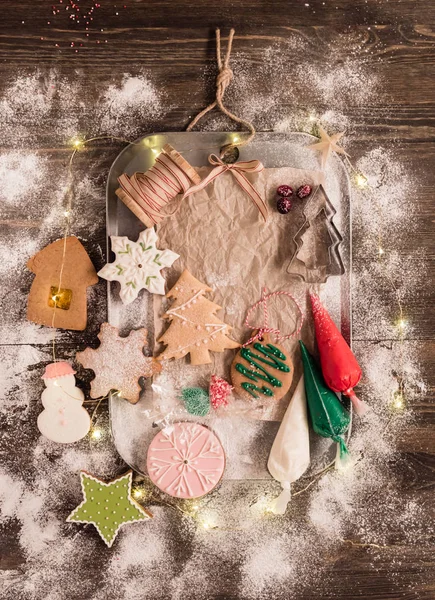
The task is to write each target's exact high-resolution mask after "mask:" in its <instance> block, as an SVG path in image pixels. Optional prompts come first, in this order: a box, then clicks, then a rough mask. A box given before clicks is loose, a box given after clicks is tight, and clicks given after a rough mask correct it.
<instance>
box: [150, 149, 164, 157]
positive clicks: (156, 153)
mask: <svg viewBox="0 0 435 600" xmlns="http://www.w3.org/2000/svg"><path fill="white" fill-rule="evenodd" d="M151 152H152V153H153V154H155V155H156V156H158V155H159V154H161V153H162V151H161V150H159V149H157V148H151Z"/></svg>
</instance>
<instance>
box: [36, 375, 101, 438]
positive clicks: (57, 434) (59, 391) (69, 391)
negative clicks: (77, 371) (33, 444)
mask: <svg viewBox="0 0 435 600" xmlns="http://www.w3.org/2000/svg"><path fill="white" fill-rule="evenodd" d="M44 383H45V385H46V386H47V389H45V390H44V391H43V392H42V396H41V400H42V405H43V406H44V410H43V411H42V412H41V413H40V415H39V416H38V429H39V431H40V432H41V433H42V435H43V436H44V437H46V438H47V439H49V440H51V441H53V442H57V443H59V444H72V443H73V442H77V441H78V440H81V439H82V438H84V437H85V435H87V433H88V431H89V428H90V426H91V419H90V418H89V414H88V411H87V410H86V409H85V408H83V406H82V404H83V401H84V396H83V392H82V391H81V390H80V389H79V388H78V387H76V380H75V377H74V375H73V374H70V375H63V376H61V377H57V378H51V379H44Z"/></svg>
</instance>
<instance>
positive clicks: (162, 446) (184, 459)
mask: <svg viewBox="0 0 435 600" xmlns="http://www.w3.org/2000/svg"><path fill="white" fill-rule="evenodd" d="M147 467H148V474H149V476H150V479H151V481H152V482H153V483H154V484H155V485H156V486H157V487H158V488H160V489H161V490H162V491H163V492H166V493H167V494H169V495H171V496H175V497H176V498H200V497H201V496H204V495H205V494H208V492H211V490H212V489H214V488H215V487H216V486H217V484H218V483H219V481H220V479H221V477H222V474H223V472H224V469H225V453H224V449H223V448H222V445H221V443H220V441H219V440H218V438H217V437H216V436H215V434H214V433H213V432H212V431H210V429H207V427H203V426H202V425H198V423H175V424H174V425H170V426H168V427H166V428H165V429H163V430H162V431H160V432H159V433H158V434H157V435H156V437H155V438H154V439H153V441H152V442H151V444H150V447H149V448H148V456H147Z"/></svg>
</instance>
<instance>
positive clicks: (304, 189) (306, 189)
mask: <svg viewBox="0 0 435 600" xmlns="http://www.w3.org/2000/svg"><path fill="white" fill-rule="evenodd" d="M312 189H313V188H312V187H311V185H301V187H300V188H299V189H298V191H297V192H296V195H297V197H298V198H300V199H301V200H303V199H304V198H306V197H307V196H309V195H310V194H311V192H312Z"/></svg>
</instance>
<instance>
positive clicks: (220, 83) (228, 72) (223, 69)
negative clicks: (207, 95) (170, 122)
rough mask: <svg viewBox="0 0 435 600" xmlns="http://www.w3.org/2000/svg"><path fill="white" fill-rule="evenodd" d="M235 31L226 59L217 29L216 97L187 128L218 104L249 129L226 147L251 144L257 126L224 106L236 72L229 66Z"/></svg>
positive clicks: (233, 119) (189, 129) (193, 125)
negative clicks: (225, 97)
mask: <svg viewBox="0 0 435 600" xmlns="http://www.w3.org/2000/svg"><path fill="white" fill-rule="evenodd" d="M234 33H235V32H234V29H231V31H230V35H229V37H228V45H227V52H226V54H225V58H224V60H222V57H221V32H220V29H216V59H217V64H218V69H219V73H218V75H217V77H216V99H215V100H214V101H213V102H211V104H209V105H208V106H206V108H204V109H203V110H202V111H201V112H200V113H198V114H197V115H196V117H195V118H194V119H193V121H192V122H191V123H190V124H189V126H188V127H187V129H186V131H191V130H192V129H193V128H194V127H195V125H196V124H197V123H198V121H199V120H200V119H202V117H203V116H204V115H206V114H207V113H208V112H210V111H211V110H213V109H214V108H216V106H217V107H218V108H219V110H220V111H221V112H223V113H224V115H227V117H229V118H230V119H231V120H232V121H234V122H235V123H239V124H240V125H244V126H245V127H246V129H248V130H249V135H248V136H247V137H246V138H244V139H242V140H240V141H238V142H237V144H235V143H230V144H227V145H226V146H224V148H225V149H228V148H230V147H231V146H236V145H237V146H245V145H246V144H249V142H250V141H251V140H252V138H253V137H254V135H255V127H254V126H253V125H252V123H250V122H249V121H246V120H245V119H242V118H240V117H238V116H237V115H235V114H234V113H232V112H230V111H229V110H228V109H227V108H226V107H225V106H224V103H223V99H224V94H225V90H226V89H227V87H228V86H229V84H230V83H231V80H232V79H233V78H234V73H233V71H232V69H230V67H229V62H230V55H231V48H232V45H233V38H234ZM221 156H222V155H221Z"/></svg>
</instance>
